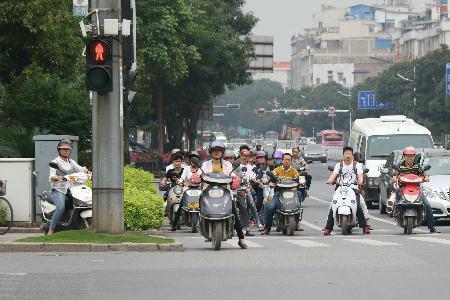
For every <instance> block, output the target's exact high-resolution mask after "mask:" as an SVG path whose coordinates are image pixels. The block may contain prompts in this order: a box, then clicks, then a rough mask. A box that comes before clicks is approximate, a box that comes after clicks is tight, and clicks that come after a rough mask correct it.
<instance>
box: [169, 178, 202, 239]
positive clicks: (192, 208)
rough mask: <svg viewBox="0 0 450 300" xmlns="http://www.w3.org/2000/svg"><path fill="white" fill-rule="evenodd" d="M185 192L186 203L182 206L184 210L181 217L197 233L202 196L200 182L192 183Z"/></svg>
mask: <svg viewBox="0 0 450 300" xmlns="http://www.w3.org/2000/svg"><path fill="white" fill-rule="evenodd" d="M184 193H185V195H184V197H185V201H186V205H185V206H183V207H182V209H183V211H182V214H181V217H182V218H183V224H184V225H186V226H188V227H191V231H192V233H197V232H198V216H199V212H200V196H201V194H202V189H201V186H200V185H199V184H193V183H192V184H190V185H189V187H188V188H187V190H186V191H185V192H184ZM175 212H176V210H175Z"/></svg>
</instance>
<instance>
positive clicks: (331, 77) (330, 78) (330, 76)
mask: <svg viewBox="0 0 450 300" xmlns="http://www.w3.org/2000/svg"><path fill="white" fill-rule="evenodd" d="M332 81H333V71H328V82H332Z"/></svg>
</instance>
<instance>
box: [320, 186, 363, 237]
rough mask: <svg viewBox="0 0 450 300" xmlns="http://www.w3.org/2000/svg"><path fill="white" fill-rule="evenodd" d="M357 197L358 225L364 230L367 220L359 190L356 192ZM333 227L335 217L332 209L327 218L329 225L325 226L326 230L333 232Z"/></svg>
mask: <svg viewBox="0 0 450 300" xmlns="http://www.w3.org/2000/svg"><path fill="white" fill-rule="evenodd" d="M354 192H355V195H356V207H357V208H356V218H357V219H358V225H359V227H360V228H363V227H364V226H366V219H365V218H364V213H363V210H362V208H361V203H360V198H361V195H360V194H359V192H358V191H357V190H354ZM333 226H334V215H333V209H332V208H331V207H330V211H329V213H328V218H327V225H325V228H327V229H330V230H333Z"/></svg>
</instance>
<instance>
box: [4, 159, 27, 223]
mask: <svg viewBox="0 0 450 300" xmlns="http://www.w3.org/2000/svg"><path fill="white" fill-rule="evenodd" d="M33 171H34V158H0V178H2V179H6V180H7V183H6V195H5V198H6V199H8V200H9V202H10V203H11V206H12V209H13V220H14V222H16V223H32V222H34V220H35V205H34V178H33Z"/></svg>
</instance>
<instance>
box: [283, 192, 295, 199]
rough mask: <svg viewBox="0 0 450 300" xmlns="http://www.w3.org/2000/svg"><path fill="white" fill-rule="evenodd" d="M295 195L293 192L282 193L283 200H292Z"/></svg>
mask: <svg viewBox="0 0 450 300" xmlns="http://www.w3.org/2000/svg"><path fill="white" fill-rule="evenodd" d="M294 195H295V193H294V192H284V193H283V198H284V199H292V198H294Z"/></svg>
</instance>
